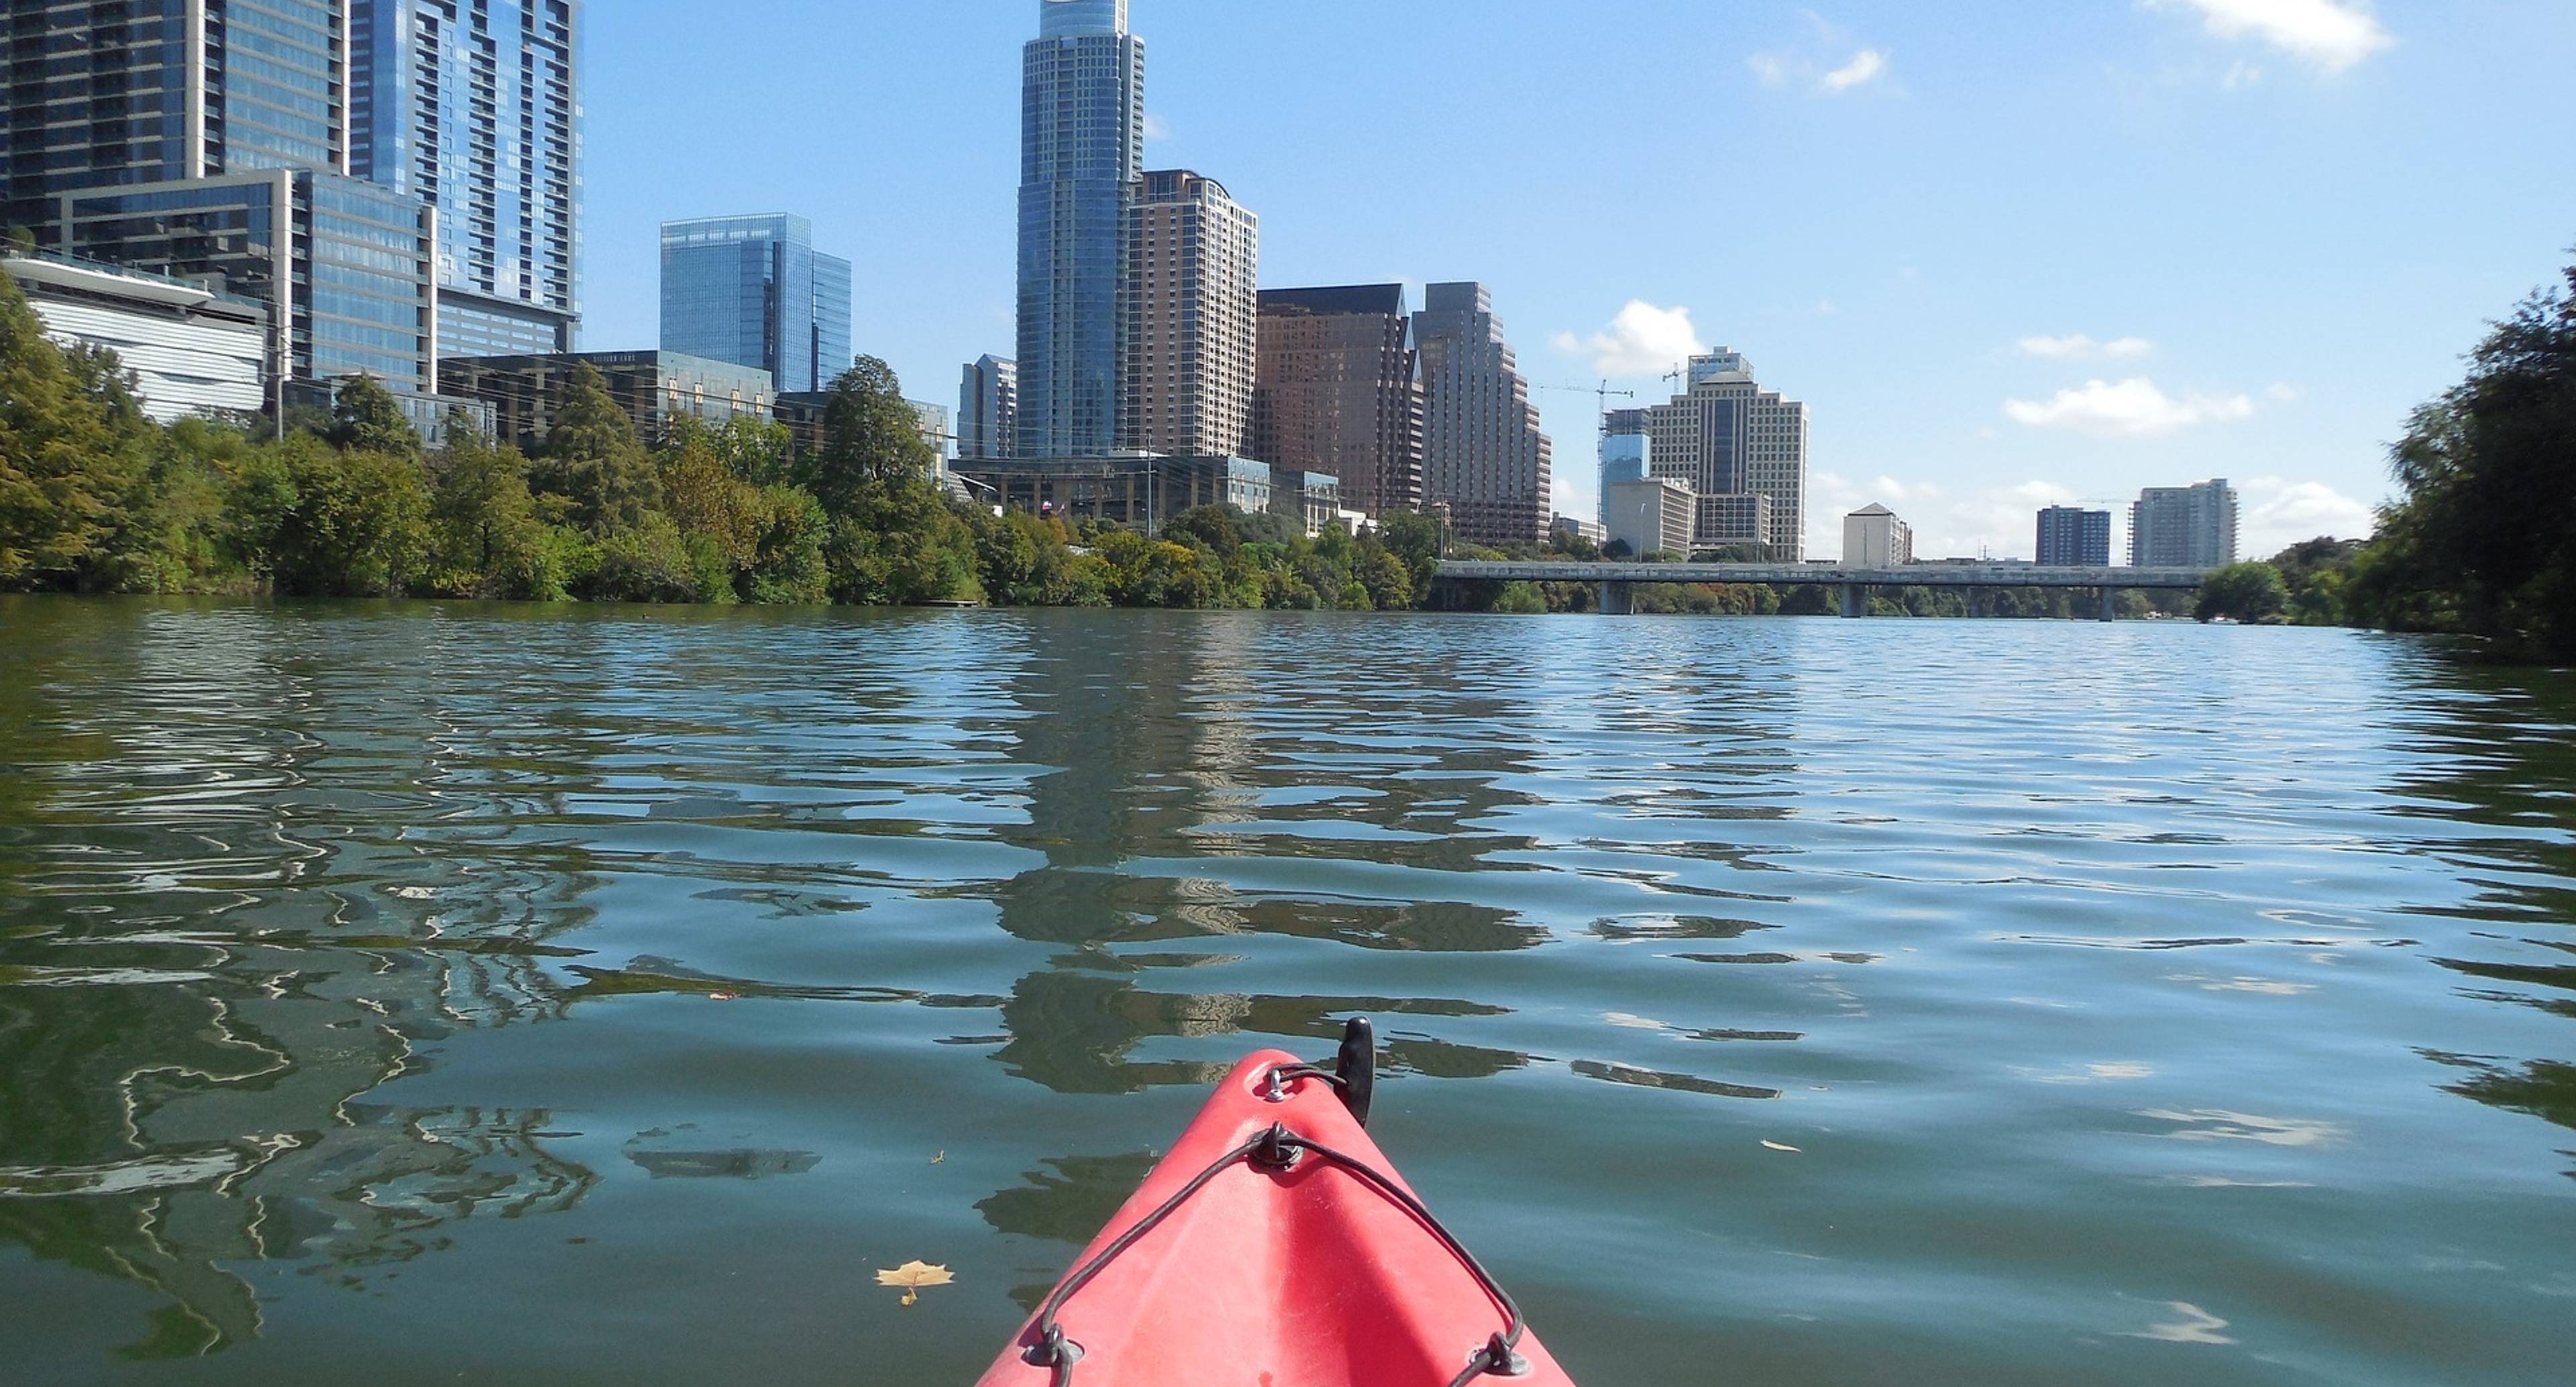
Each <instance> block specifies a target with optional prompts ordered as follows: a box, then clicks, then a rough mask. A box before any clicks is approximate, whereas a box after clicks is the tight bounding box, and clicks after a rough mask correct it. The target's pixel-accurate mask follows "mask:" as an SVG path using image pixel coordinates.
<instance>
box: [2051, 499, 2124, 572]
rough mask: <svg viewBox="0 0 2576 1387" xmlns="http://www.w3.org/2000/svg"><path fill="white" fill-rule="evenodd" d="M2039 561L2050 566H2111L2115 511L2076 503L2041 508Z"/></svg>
mask: <svg viewBox="0 0 2576 1387" xmlns="http://www.w3.org/2000/svg"><path fill="white" fill-rule="evenodd" d="M2039 562H2040V564H2041V566H2042V567H2046V568H2109V567H2110V566H2111V513H2110V512H2109V511H2106V510H2082V509H2079V508H2077V507H2074V506H2050V507H2049V508H2048V509H2046V510H2044V511H2041V512H2040V513H2039Z"/></svg>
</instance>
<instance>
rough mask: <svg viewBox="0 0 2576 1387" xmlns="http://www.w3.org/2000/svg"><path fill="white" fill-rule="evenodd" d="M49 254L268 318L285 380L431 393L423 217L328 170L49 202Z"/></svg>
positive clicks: (96, 192) (432, 316) (430, 233)
mask: <svg viewBox="0 0 2576 1387" xmlns="http://www.w3.org/2000/svg"><path fill="white" fill-rule="evenodd" d="M56 205H57V212H56V214H55V220H56V223H57V225H58V226H59V227H60V235H61V241H60V245H59V249H61V250H62V251H63V252H65V253H67V254H71V255H76V256H80V257H82V258H85V259H90V260H97V261H103V262H106V263H109V264H114V265H124V266H130V267H133V268H136V269H141V270H147V271H150V272H152V273H154V274H161V275H168V276H172V277H175V278H179V279H185V280H190V281H193V282H196V283H199V284H203V285H205V286H207V287H209V288H217V289H221V290H223V291H224V292H227V293H231V294H236V295H239V296H241V297H243V298H247V299H254V300H257V301H259V302H261V303H262V304H265V305H266V306H267V308H268V312H269V319H270V323H271V332H272V335H273V338H274V342H273V346H274V359H277V360H282V361H283V362H284V363H285V366H286V370H285V372H284V374H285V375H286V376H288V377H290V378H292V379H296V380H308V381H327V380H332V379H335V378H338V377H341V376H350V375H368V376H373V377H375V378H376V379H377V380H379V381H382V382H384V383H385V384H386V385H387V386H388V387H390V388H392V389H395V390H398V391H410V392H413V393H418V394H430V393H434V392H435V390H436V388H437V355H438V337H437V333H438V288H437V283H436V279H435V276H434V274H433V266H434V264H435V260H436V254H437V252H436V242H437V222H438V218H437V215H436V214H435V213H434V212H432V211H431V210H430V209H429V208H428V207H426V206H424V205H422V203H421V202H420V200H419V199H417V198H411V197H405V196H403V195H401V194H399V193H396V192H394V191H392V190H390V189H387V188H380V187H378V186H376V185H375V184H373V183H368V182H364V181H361V180H358V179H354V178H344V177H341V176H340V175H338V174H332V173H323V172H318V171H315V170H311V169H269V170H263V171H260V172H256V173H242V174H227V175H224V176H222V177H215V178H198V179H188V180H184V181H180V182H174V183H151V184H143V185H140V186H137V187H129V188H99V189H93V190H91V191H88V192H81V193H69V194H65V195H64V196H62V197H61V198H59V199H57V204H56Z"/></svg>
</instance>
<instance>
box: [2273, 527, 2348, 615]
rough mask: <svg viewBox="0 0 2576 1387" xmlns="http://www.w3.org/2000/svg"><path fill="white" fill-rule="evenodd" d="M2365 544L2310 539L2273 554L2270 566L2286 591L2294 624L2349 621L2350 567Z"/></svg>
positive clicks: (2338, 540)
mask: <svg viewBox="0 0 2576 1387" xmlns="http://www.w3.org/2000/svg"><path fill="white" fill-rule="evenodd" d="M2364 547H2365V546H2364V545H2362V543H2361V542H2360V541H2358V540H2348V539H2312V540H2308V541H2306V542H2304V543H2300V544H2294V545H2291V546H2290V547H2289V548H2287V549H2284V550H2282V551H2281V552H2280V553H2279V554H2278V555H2275V556H2274V557H2273V559H2272V567H2273V568H2274V569H2275V570H2277V571H2278V572H2279V573H2280V575H2281V582H2282V583H2283V585H2284V586H2286V587H2287V588H2288V590H2289V610H2288V618H2289V620H2290V621H2291V622H2292V623H2293V624H2294V625H2299V626H2343V625H2348V624H2350V623H2351V620H2352V610H2351V609H2352V602H2351V591H2350V589H2351V586H2352V575H2353V568H2354V565H2355V564H2356V563H2358V562H2359V560H2360V559H2361V556H2362V551H2363V549H2364Z"/></svg>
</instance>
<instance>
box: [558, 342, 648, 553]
mask: <svg viewBox="0 0 2576 1387" xmlns="http://www.w3.org/2000/svg"><path fill="white" fill-rule="evenodd" d="M535 481H536V484H537V485H538V487H539V488H540V489H541V490H543V491H545V492H546V493H548V494H550V495H554V496H559V497H561V498H563V500H564V501H565V502H566V503H567V506H566V509H565V512H564V513H565V514H566V515H567V516H568V518H569V519H570V520H571V522H572V523H573V524H575V525H578V526H580V527H581V528H582V529H583V530H584V531H586V532H588V533H589V534H590V535H592V536H594V537H596V538H601V539H605V538H606V537H608V536H610V535H614V534H618V533H620V532H622V531H627V530H633V529H637V528H639V527H641V526H642V525H644V524H645V522H646V520H647V518H648V517H650V516H651V515H652V514H653V513H654V512H655V511H656V510H658V509H660V507H661V504H662V494H661V493H662V484H661V475H660V471H659V469H657V468H656V467H655V466H654V464H653V458H652V455H651V454H650V453H648V452H646V451H645V448H644V443H643V440H642V439H640V438H638V437H636V434H635V421H634V420H632V419H629V418H628V417H627V416H626V411H625V410H624V409H623V408H622V407H620V406H619V405H618V403H617V397H616V396H614V395H612V394H610V393H609V390H608V378H607V377H606V376H603V375H601V374H600V373H599V371H598V368H596V367H594V366H592V365H591V364H590V363H588V362H583V363H582V364H581V365H580V366H578V367H576V368H575V369H574V371H573V374H572V380H571V382H570V384H569V386H568V388H567V389H566V390H565V391H564V402H563V407H562V409H561V410H560V411H559V412H558V413H557V414H556V417H555V423H554V430H553V432H552V433H551V434H549V435H548V436H547V438H546V448H545V456H544V458H543V459H542V461H541V462H540V463H539V465H538V467H537V469H536V476H535Z"/></svg>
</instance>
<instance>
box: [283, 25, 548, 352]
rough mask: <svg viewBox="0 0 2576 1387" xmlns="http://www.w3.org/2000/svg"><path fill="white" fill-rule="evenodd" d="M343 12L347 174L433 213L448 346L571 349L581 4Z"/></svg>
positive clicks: (495, 349)
mask: <svg viewBox="0 0 2576 1387" xmlns="http://www.w3.org/2000/svg"><path fill="white" fill-rule="evenodd" d="M259 3H261V4H263V5H265V4H268V3H270V0H259ZM347 8H348V33H349V44H350V76H349V82H348V94H347V100H348V111H349V126H350V137H349V164H348V171H349V172H351V173H354V174H356V175H357V176H358V177H360V178H365V179H369V180H372V181H374V182H377V183H381V184H383V185H384V186H386V187H388V188H392V189H394V190H396V191H397V192H402V193H408V194H410V195H412V196H414V197H418V198H419V199H421V200H422V201H424V202H427V203H428V204H429V205H431V206H432V207H435V208H437V209H438V228H439V230H438V280H439V288H440V297H439V305H440V312H441V315H442V323H441V328H440V336H441V337H442V338H443V339H444V341H445V344H446V347H445V349H446V350H448V351H453V352H458V353H462V354H492V353H503V352H564V351H570V350H572V348H573V346H574V341H573V339H574V336H575V331H576V328H577V325H578V323H579V319H580V314H581V292H580V291H581V284H580V268H581V201H582V189H581V127H580V116H581V95H580V85H579V79H580V73H579V67H578V57H579V51H580V43H581V24H582V6H581V0H347Z"/></svg>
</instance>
